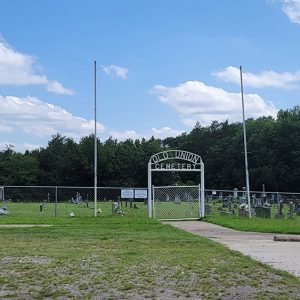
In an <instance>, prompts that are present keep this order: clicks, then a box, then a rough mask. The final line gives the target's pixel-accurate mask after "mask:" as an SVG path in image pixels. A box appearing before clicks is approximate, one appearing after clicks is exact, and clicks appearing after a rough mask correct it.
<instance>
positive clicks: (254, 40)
mask: <svg viewBox="0 0 300 300" xmlns="http://www.w3.org/2000/svg"><path fill="white" fill-rule="evenodd" d="M0 10H1V18H0V148H2V149H3V148H4V147H5V145H6V144H12V145H14V146H15V149H16V150H18V151H24V150H25V149H33V148H35V147H39V146H45V145H46V144H47V141H48V140H49V139H50V138H51V135H52V134H55V133H56V132H60V133H62V134H63V135H66V136H70V137H73V138H74V139H75V140H78V139H80V137H81V136H84V135H88V134H90V133H93V61H94V60H96V61H97V65H98V69H97V76H98V80H97V88H98V96H97V100H98V102H97V103H98V114H97V118H98V121H99V125H98V128H99V130H98V131H99V136H100V138H101V139H102V140H105V139H107V138H108V137H109V136H113V137H114V138H118V139H126V138H141V137H146V138H149V137H151V136H152V135H154V136H156V137H158V138H165V137H167V136H176V135H178V134H180V133H181V132H184V131H190V130H191V129H192V128H193V126H194V125H195V122H197V121H199V122H200V123H201V124H202V125H204V126H205V125H208V124H210V122H211V121H212V120H218V121H224V120H226V119H228V120H229V121H233V122H234V121H240V120H241V100H240V94H239V93H240V86H239V73H238V68H239V66H240V65H242V66H243V71H244V84H245V86H244V92H245V102H246V104H245V107H246V117H255V118H256V117H259V116H262V115H272V116H276V113H277V111H278V110H279V109H286V108H291V107H293V106H294V105H297V104H299V101H298V95H299V91H300V89H299V88H300V60H299V53H300V42H299V41H300V39H299V34H300V0H274V1H272V0H251V1H248V0H226V1H220V0H180V1H179V0H164V1H161V0H160V1H158V0H151V1H150V0H147V1H146V0H127V1H124V0H123V1H122V0H110V1H100V0H99V1H96V0H95V1H92V0H85V1H81V0H77V1H71V0H64V1H58V0H56V1H55V0H51V1H50V0H44V1H35V0H23V1H18V0H1V1H0Z"/></svg>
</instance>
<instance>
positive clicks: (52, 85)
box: [47, 80, 74, 95]
mask: <svg viewBox="0 0 300 300" xmlns="http://www.w3.org/2000/svg"><path fill="white" fill-rule="evenodd" d="M47 91H49V92H52V93H57V94H63V95H74V92H73V90H71V89H66V88H65V87H64V86H63V85H62V84H61V83H60V82H58V81H56V80H54V81H49V82H48V85H47Z"/></svg>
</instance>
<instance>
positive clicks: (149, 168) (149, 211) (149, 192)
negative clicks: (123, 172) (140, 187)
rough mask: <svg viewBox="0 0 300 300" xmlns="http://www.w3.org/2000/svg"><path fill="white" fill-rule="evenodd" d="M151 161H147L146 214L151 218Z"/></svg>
mask: <svg viewBox="0 0 300 300" xmlns="http://www.w3.org/2000/svg"><path fill="white" fill-rule="evenodd" d="M151 172H152V171H151V162H149V163H148V216H149V218H152V173H151Z"/></svg>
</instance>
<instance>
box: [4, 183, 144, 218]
mask: <svg viewBox="0 0 300 300" xmlns="http://www.w3.org/2000/svg"><path fill="white" fill-rule="evenodd" d="M124 189H125V190H129V189H130V191H134V192H135V193H136V192H137V191H139V190H145V189H139V188H119V187H112V188H110V187H98V188H97V203H96V211H97V215H99V216H111V215H114V214H120V215H126V214H127V215H128V214H129V215H141V216H147V199H146V198H147V197H146V196H145V198H135V197H134V196H133V197H131V198H124V197H123V198H122V190H124ZM135 193H134V194H135ZM94 213H95V200H94V187H61V186H60V187H56V186H5V187H0V215H4V214H6V215H11V216H24V217H36V216H45V217H46V216H48V217H50V216H55V217H60V216H68V217H77V216H79V217H84V216H94Z"/></svg>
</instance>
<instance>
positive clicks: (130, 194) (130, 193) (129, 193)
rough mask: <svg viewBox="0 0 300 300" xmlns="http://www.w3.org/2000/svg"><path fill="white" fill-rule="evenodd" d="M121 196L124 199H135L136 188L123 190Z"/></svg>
mask: <svg viewBox="0 0 300 300" xmlns="http://www.w3.org/2000/svg"><path fill="white" fill-rule="evenodd" d="M121 198H122V199H133V198H134V190H133V189H124V190H121Z"/></svg>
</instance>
